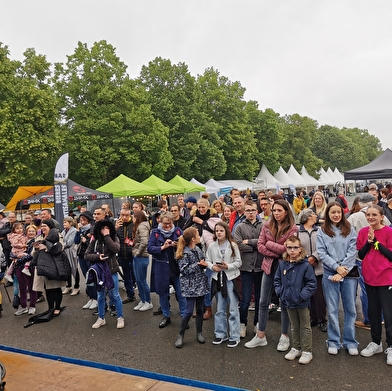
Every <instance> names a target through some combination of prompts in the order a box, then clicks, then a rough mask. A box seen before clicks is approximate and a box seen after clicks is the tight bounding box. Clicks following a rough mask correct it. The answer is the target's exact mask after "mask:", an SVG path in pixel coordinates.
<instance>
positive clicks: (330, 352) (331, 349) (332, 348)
mask: <svg viewBox="0 0 392 391" xmlns="http://www.w3.org/2000/svg"><path fill="white" fill-rule="evenodd" d="M328 353H329V354H333V355H335V354H338V348H335V347H334V346H330V347H329V348H328Z"/></svg>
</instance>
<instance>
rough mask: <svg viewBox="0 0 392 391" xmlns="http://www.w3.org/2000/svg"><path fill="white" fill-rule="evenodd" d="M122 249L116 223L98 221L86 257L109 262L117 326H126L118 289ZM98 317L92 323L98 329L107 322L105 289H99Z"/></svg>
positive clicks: (111, 298) (95, 261)
mask: <svg viewBox="0 0 392 391" xmlns="http://www.w3.org/2000/svg"><path fill="white" fill-rule="evenodd" d="M119 250H120V240H119V239H118V237H117V235H116V229H115V227H114V224H113V223H112V222H111V221H110V220H102V221H98V222H97V223H96V224H95V226H94V238H93V239H92V240H91V241H90V243H89V245H88V248H87V250H86V253H85V259H86V260H87V261H88V262H91V263H93V264H94V263H98V262H107V264H108V266H109V269H110V274H111V277H112V280H113V284H110V288H109V287H108V294H109V298H110V301H111V302H114V303H115V306H116V312H117V328H118V329H122V328H124V316H123V308H122V301H121V297H120V294H119V291H118V274H117V273H118V272H119V271H120V267H119V265H118V262H117V259H116V253H118V252H119ZM97 294H98V319H97V321H96V322H95V323H94V324H93V325H92V328H93V329H98V328H100V327H101V326H104V325H105V324H106V320H105V289H98V292H97Z"/></svg>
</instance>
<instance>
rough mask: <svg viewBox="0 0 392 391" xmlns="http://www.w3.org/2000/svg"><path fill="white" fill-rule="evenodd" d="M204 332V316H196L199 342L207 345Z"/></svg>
mask: <svg viewBox="0 0 392 391" xmlns="http://www.w3.org/2000/svg"><path fill="white" fill-rule="evenodd" d="M202 330H203V315H201V316H196V337H197V341H198V342H199V343H206V340H205V339H204V337H203V334H202Z"/></svg>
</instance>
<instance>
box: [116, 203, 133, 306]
mask: <svg viewBox="0 0 392 391" xmlns="http://www.w3.org/2000/svg"><path fill="white" fill-rule="evenodd" d="M132 230H133V221H132V217H131V211H130V210H129V209H121V211H120V218H119V219H118V220H117V221H116V233H117V236H118V238H119V239H120V251H119V254H118V255H119V260H120V265H121V268H122V271H123V275H124V286H125V289H126V291H127V298H126V299H124V300H123V302H122V303H123V304H127V303H130V302H132V301H135V300H136V298H135V291H134V287H133V281H134V279H133V278H132V272H133V256H132V247H133V238H132Z"/></svg>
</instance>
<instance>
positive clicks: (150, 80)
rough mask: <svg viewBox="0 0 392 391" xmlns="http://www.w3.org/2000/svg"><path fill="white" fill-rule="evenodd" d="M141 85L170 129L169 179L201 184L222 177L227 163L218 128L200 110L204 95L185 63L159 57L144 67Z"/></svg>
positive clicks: (159, 116)
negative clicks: (183, 178) (176, 176)
mask: <svg viewBox="0 0 392 391" xmlns="http://www.w3.org/2000/svg"><path fill="white" fill-rule="evenodd" d="M139 82H140V83H141V84H142V85H143V87H144V88H146V90H147V91H148V95H149V103H150V105H151V107H152V110H153V112H154V115H155V117H156V118H157V119H159V120H160V121H161V122H162V123H163V124H164V125H165V126H166V127H167V128H168V129H169V148H170V152H171V154H172V156H173V158H174V163H173V165H172V166H171V167H170V168H169V169H168V171H167V173H166V176H165V178H166V179H171V178H172V177H174V176H175V175H176V174H179V175H181V176H183V177H185V178H187V179H190V178H192V177H196V178H198V179H199V180H201V181H204V180H207V179H209V178H210V177H211V176H217V175H218V176H219V175H222V174H223V173H224V172H225V171H226V162H225V159H224V156H223V153H222V150H221V147H222V144H223V143H222V141H221V139H220V138H219V137H218V134H217V130H216V124H214V123H213V122H211V121H210V119H209V117H208V116H207V115H206V114H205V113H203V111H202V110H200V99H201V98H200V91H199V90H198V88H197V87H198V86H197V85H196V80H195V78H194V77H193V76H192V75H191V74H190V73H189V70H188V67H187V65H186V64H184V63H179V64H172V63H171V61H170V60H166V59H162V58H160V57H157V58H156V59H154V60H153V61H150V62H149V64H148V66H143V67H142V70H141V73H140V77H139Z"/></svg>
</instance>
